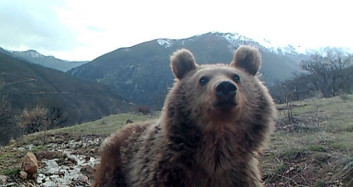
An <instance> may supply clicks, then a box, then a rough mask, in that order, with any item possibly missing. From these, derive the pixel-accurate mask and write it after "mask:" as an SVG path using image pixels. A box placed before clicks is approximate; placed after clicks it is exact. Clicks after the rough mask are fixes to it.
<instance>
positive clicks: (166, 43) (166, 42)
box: [157, 39, 173, 48]
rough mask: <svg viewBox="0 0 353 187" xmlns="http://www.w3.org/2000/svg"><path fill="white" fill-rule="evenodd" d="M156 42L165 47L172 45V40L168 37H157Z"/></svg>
mask: <svg viewBox="0 0 353 187" xmlns="http://www.w3.org/2000/svg"><path fill="white" fill-rule="evenodd" d="M157 43H158V44H159V45H161V46H163V47H165V48H168V47H170V46H172V45H173V41H172V40H169V39H159V40H157Z"/></svg>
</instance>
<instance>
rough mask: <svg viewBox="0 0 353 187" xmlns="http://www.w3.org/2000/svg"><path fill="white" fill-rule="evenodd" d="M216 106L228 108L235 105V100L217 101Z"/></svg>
mask: <svg viewBox="0 0 353 187" xmlns="http://www.w3.org/2000/svg"><path fill="white" fill-rule="evenodd" d="M214 106H215V107H216V108H222V109H230V108H233V107H236V106H237V103H236V102H235V101H218V102H217V103H216V104H215V105H214Z"/></svg>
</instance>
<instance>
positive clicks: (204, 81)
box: [199, 77, 209, 86]
mask: <svg viewBox="0 0 353 187" xmlns="http://www.w3.org/2000/svg"><path fill="white" fill-rule="evenodd" d="M208 81H209V79H208V78H207V77H201V78H200V80H199V82H200V85H201V86H205V85H206V84H207V83H208Z"/></svg>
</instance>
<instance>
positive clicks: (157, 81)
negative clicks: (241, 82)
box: [3, 32, 324, 109]
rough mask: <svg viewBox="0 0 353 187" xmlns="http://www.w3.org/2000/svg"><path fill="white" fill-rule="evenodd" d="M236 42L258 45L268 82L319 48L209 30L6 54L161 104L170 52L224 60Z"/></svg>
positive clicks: (292, 70) (169, 74) (169, 76)
mask: <svg viewBox="0 0 353 187" xmlns="http://www.w3.org/2000/svg"><path fill="white" fill-rule="evenodd" d="M240 45H252V46H256V47H258V48H259V49H260V51H261V53H262V57H263V64H262V67H261V70H260V72H261V73H262V76H261V79H262V80H263V81H265V83H266V84H267V85H270V86H271V85H274V84H275V83H277V82H279V81H283V80H285V79H289V78H291V77H292V76H293V74H294V73H297V72H300V71H302V70H301V68H300V62H301V61H302V60H304V59H308V58H309V57H310V55H312V54H315V53H319V54H320V53H321V52H322V51H323V50H324V49H317V50H304V49H302V48H300V47H298V46H291V45H288V46H276V45H274V44H272V43H271V42H270V41H268V40H261V41H256V40H253V39H251V38H248V37H245V36H243V35H240V34H237V33H215V32H213V33H206V34H201V35H197V36H193V37H190V38H185V39H178V40H177V39H156V40H152V41H147V42H143V43H141V44H138V45H135V46H132V47H126V48H119V49H117V50H115V51H112V52H109V53H106V54H103V55H102V56H100V57H98V58H96V59H94V60H92V61H90V62H70V61H64V60H60V59H57V58H55V57H53V56H44V55H42V54H40V53H38V52H36V51H34V50H28V51H22V52H21V51H8V53H9V54H10V55H11V56H13V57H15V58H18V59H22V60H24V61H26V62H30V63H33V64H39V65H42V66H45V67H49V68H52V69H56V70H60V71H64V72H66V71H67V72H66V73H68V74H71V75H73V76H75V77H79V78H80V79H83V80H88V81H94V82H97V83H103V84H105V85H107V86H108V87H109V88H110V89H112V90H114V91H115V92H117V93H118V95H120V96H121V97H122V98H124V99H126V100H129V101H131V102H133V103H136V104H137V105H141V106H149V107H151V108H153V109H160V107H161V106H162V105H163V102H164V98H165V96H166V94H167V92H168V88H170V87H171V86H172V84H173V80H174V77H173V74H172V72H171V70H170V64H169V57H170V55H171V54H172V53H173V52H174V51H176V50H177V49H180V48H187V49H189V50H191V51H192V52H193V53H194V55H195V57H196V60H197V62H198V63H199V64H204V63H218V62H224V63H229V62H230V61H231V60H232V58H233V54H234V51H235V50H236V49H237V48H238V47H239V46H240ZM3 51H4V50H3Z"/></svg>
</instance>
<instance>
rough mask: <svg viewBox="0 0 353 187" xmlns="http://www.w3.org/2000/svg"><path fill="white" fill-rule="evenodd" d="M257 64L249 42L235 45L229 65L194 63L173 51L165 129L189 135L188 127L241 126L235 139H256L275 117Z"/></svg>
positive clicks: (255, 51)
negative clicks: (239, 135)
mask: <svg viewBox="0 0 353 187" xmlns="http://www.w3.org/2000/svg"><path fill="white" fill-rule="evenodd" d="M260 65H261V54H260V52H259V50H258V49H257V48H254V47H249V46H241V47H239V48H238V49H237V50H236V52H235V55H234V59H233V61H232V62H231V63H230V64H210V65H198V64H197V63H196V61H195V58H194V56H193V54H192V53H191V52H190V51H188V50H186V49H181V50H179V51H177V52H175V53H174V54H173V55H172V57H171V67H172V71H173V73H174V75H175V77H176V82H175V84H174V86H173V88H172V89H171V91H170V92H169V94H168V97H167V99H166V102H165V105H164V107H165V108H164V111H165V114H166V115H165V116H166V118H167V119H166V120H167V124H168V127H167V128H169V129H170V130H169V131H170V132H175V133H177V134H179V135H180V136H181V135H183V136H184V135H187V136H188V137H189V138H190V137H194V136H193V135H192V133H193V132H194V131H198V132H200V133H201V134H202V132H204V131H208V132H210V131H213V132H220V130H221V131H229V132H230V131H232V132H234V133H236V132H240V131H241V132H242V133H238V134H242V136H243V137H239V139H243V138H244V137H253V138H256V139H258V140H257V141H259V142H260V139H263V137H265V136H266V135H267V134H268V133H269V132H270V131H271V130H272V129H273V127H274V119H275V118H276V112H275V105H274V103H273V99H272V98H271V96H270V94H269V93H268V90H267V88H266V87H265V86H264V85H263V83H262V82H261V81H260V80H259V78H258V70H259V68H260ZM185 129H189V130H190V129H191V131H192V132H189V131H187V130H185ZM179 135H177V136H179ZM249 141H250V142H251V141H254V140H249ZM261 141H262V140H261ZM255 147H257V146H255Z"/></svg>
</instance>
